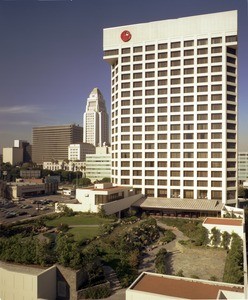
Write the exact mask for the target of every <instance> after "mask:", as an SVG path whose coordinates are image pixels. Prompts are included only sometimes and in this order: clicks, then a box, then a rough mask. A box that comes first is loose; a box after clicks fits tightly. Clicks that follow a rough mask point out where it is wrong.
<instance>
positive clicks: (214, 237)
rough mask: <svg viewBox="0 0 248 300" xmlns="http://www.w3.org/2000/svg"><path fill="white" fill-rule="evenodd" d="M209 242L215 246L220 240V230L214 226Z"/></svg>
mask: <svg viewBox="0 0 248 300" xmlns="http://www.w3.org/2000/svg"><path fill="white" fill-rule="evenodd" d="M211 234H212V235H211V238H210V239H211V242H212V245H213V246H215V247H217V246H218V245H219V242H220V231H219V230H218V229H216V227H214V228H212V229H211Z"/></svg>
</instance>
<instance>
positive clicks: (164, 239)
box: [160, 230, 176, 244]
mask: <svg viewBox="0 0 248 300" xmlns="http://www.w3.org/2000/svg"><path fill="white" fill-rule="evenodd" d="M175 238H176V235H175V234H174V233H173V232H172V231H171V230H166V231H165V232H164V236H163V237H162V238H161V239H160V241H161V242H162V243H163V244H167V243H170V242H172V241H173V240H174V239H175Z"/></svg>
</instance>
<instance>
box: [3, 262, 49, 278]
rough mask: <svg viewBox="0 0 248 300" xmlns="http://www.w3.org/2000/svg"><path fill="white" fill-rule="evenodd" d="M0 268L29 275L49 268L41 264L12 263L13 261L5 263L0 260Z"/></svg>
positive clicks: (37, 273)
mask: <svg viewBox="0 0 248 300" xmlns="http://www.w3.org/2000/svg"><path fill="white" fill-rule="evenodd" d="M0 268H3V269H5V270H7V271H10V272H18V273H25V274H29V275H35V276H36V275H39V274H41V273H43V272H44V271H45V270H47V269H49V268H44V267H41V266H27V265H19V264H13V263H6V262H2V261H1V262H0Z"/></svg>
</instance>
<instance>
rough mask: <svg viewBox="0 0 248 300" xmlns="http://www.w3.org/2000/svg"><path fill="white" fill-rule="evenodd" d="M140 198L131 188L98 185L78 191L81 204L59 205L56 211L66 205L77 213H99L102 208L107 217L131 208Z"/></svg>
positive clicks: (77, 197)
mask: <svg viewBox="0 0 248 300" xmlns="http://www.w3.org/2000/svg"><path fill="white" fill-rule="evenodd" d="M140 197H141V195H134V193H133V191H131V188H130V187H126V186H113V185H112V184H111V183H98V184H95V185H94V186H93V187H88V188H79V189H76V199H77V200H78V202H79V203H78V204H71V203H60V204H58V203H57V204H56V205H55V211H56V212H58V211H59V206H60V205H66V206H67V207H69V208H71V209H72V210H73V211H76V212H91V213H98V212H99V209H100V208H101V207H102V208H103V209H104V210H105V213H106V214H107V215H111V214H114V213H117V212H119V211H121V210H124V209H127V208H129V207H130V206H131V205H132V204H133V203H134V202H136V201H137V200H138V199H139V198H140Z"/></svg>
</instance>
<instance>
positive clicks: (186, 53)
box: [184, 49, 194, 56]
mask: <svg viewBox="0 0 248 300" xmlns="http://www.w3.org/2000/svg"><path fill="white" fill-rule="evenodd" d="M191 55H194V50H193V49H190V50H184V56H191Z"/></svg>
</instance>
